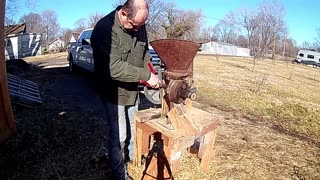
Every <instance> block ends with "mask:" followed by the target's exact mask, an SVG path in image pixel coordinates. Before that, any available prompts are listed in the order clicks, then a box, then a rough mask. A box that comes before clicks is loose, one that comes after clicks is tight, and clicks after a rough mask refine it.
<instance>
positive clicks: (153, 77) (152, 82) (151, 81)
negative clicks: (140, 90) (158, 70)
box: [147, 73, 161, 88]
mask: <svg viewBox="0 0 320 180" xmlns="http://www.w3.org/2000/svg"><path fill="white" fill-rule="evenodd" d="M147 83H148V84H149V85H150V86H151V87H152V88H159V86H160V83H161V81H160V79H159V78H158V76H157V75H155V74H153V73H151V76H150V79H149V80H148V81H147Z"/></svg>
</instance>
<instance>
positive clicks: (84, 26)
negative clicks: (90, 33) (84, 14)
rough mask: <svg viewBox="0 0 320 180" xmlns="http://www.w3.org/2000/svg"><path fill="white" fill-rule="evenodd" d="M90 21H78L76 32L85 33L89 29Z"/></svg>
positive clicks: (82, 19)
mask: <svg viewBox="0 0 320 180" xmlns="http://www.w3.org/2000/svg"><path fill="white" fill-rule="evenodd" d="M88 24H89V23H88V21H87V20H86V19H84V18H81V19H78V20H77V21H76V23H75V31H79V32H81V31H83V30H84V29H87V28H89V26H88Z"/></svg>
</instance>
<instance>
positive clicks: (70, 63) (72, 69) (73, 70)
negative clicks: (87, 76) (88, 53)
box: [68, 54, 77, 73]
mask: <svg viewBox="0 0 320 180" xmlns="http://www.w3.org/2000/svg"><path fill="white" fill-rule="evenodd" d="M68 61H69V72H70V73H75V72H76V71H77V66H76V65H75V64H74V63H73V57H72V54H69V55H68Z"/></svg>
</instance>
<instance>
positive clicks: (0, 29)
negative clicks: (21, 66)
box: [0, 1, 16, 144]
mask: <svg viewBox="0 0 320 180" xmlns="http://www.w3.org/2000/svg"><path fill="white" fill-rule="evenodd" d="M4 11H5V1H0V144H1V143H3V142H5V141H6V140H7V139H8V138H10V137H11V136H13V135H14V134H15V133H16V127H15V122H14V117H13V112H12V107H11V102H10V96H9V91H8V81H7V73H6V72H7V71H6V62H5V54H4V15H5V12H4Z"/></svg>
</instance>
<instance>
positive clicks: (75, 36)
mask: <svg viewBox="0 0 320 180" xmlns="http://www.w3.org/2000/svg"><path fill="white" fill-rule="evenodd" d="M79 36H80V33H79V32H72V33H71V36H70V39H69V43H73V42H77V40H78V38H79Z"/></svg>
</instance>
